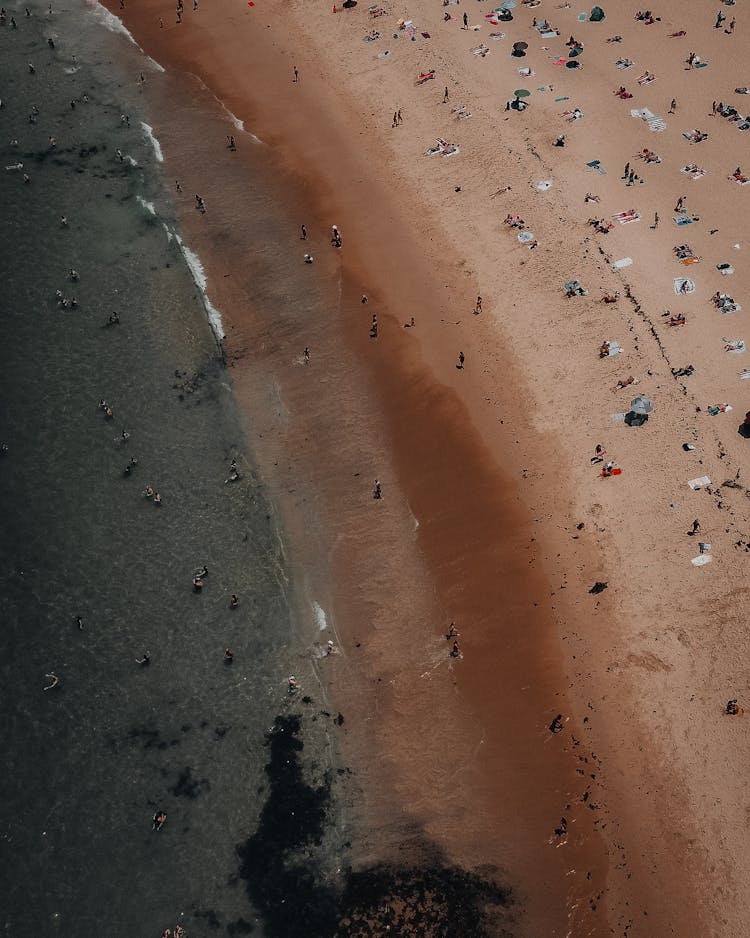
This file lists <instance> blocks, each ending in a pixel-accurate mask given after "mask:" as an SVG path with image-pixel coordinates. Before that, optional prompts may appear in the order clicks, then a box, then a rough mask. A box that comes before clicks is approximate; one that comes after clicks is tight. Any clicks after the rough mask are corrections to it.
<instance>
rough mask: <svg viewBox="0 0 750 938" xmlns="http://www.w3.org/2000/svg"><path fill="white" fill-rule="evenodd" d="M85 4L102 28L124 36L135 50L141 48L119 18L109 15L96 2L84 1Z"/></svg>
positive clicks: (112, 14)
mask: <svg viewBox="0 0 750 938" xmlns="http://www.w3.org/2000/svg"><path fill="white" fill-rule="evenodd" d="M86 2H87V5H88V6H89V8H90V9H91V12H92V13H93V14H94V16H95V17H96V18H97V19H98V20H99V22H100V23H101V24H102V26H104V27H105V28H106V29H108V30H109V31H110V32H112V33H120V34H121V35H123V36H126V37H127V38H128V39H129V40H130V41H131V42H132V43H133V45H134V46H136V48H138V49H140V48H141V47H140V46H139V45H138V43H137V42H136V41H135V39H134V38H133V34H132V33H131V32H130V30H129V29H128V28H127V26H125V24H124V23H123V21H122V20H121V19H120V18H119V16H115V14H114V13H110V11H109V10H108V9H107V8H106V7H105V6H102V4H101V3H99V2H98V0H86ZM141 51H143V50H141Z"/></svg>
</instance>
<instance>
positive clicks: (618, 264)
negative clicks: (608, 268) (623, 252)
mask: <svg viewBox="0 0 750 938" xmlns="http://www.w3.org/2000/svg"><path fill="white" fill-rule="evenodd" d="M632 263H633V258H632V257H622V258H620V260H619V261H615V262H614V263H613V264H612V270H622V268H623V267H630V265H631V264H632Z"/></svg>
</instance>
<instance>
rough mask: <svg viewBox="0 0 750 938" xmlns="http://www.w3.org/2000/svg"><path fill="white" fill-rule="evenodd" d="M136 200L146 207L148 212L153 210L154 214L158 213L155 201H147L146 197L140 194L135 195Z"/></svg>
mask: <svg viewBox="0 0 750 938" xmlns="http://www.w3.org/2000/svg"><path fill="white" fill-rule="evenodd" d="M135 200H136V202H138V203H139V204H140V205H142V206H143V207H144V208H145V209H146V211H147V212H151V214H152V215H156V206H155V205H154V203H153V202H147V201H146V199H144V198H143V196H140V195H137V196H136V197H135Z"/></svg>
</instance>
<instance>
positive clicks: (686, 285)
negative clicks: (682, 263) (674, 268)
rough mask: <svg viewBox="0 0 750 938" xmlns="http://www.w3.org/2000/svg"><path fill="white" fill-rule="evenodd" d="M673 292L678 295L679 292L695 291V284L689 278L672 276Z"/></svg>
mask: <svg viewBox="0 0 750 938" xmlns="http://www.w3.org/2000/svg"><path fill="white" fill-rule="evenodd" d="M673 283H674V292H675V293H676V294H677V295H678V296H679V295H680V294H683V295H684V294H686V293H695V284H694V283H693V281H692V280H689V279H688V278H687V277H675V278H674V281H673Z"/></svg>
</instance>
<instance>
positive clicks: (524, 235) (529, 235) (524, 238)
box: [518, 231, 534, 244]
mask: <svg viewBox="0 0 750 938" xmlns="http://www.w3.org/2000/svg"><path fill="white" fill-rule="evenodd" d="M518 240H519V241H520V242H521V244H528V243H529V242H530V241H533V240H534V234H533V232H531V231H521V232H520V233H519V235H518Z"/></svg>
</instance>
